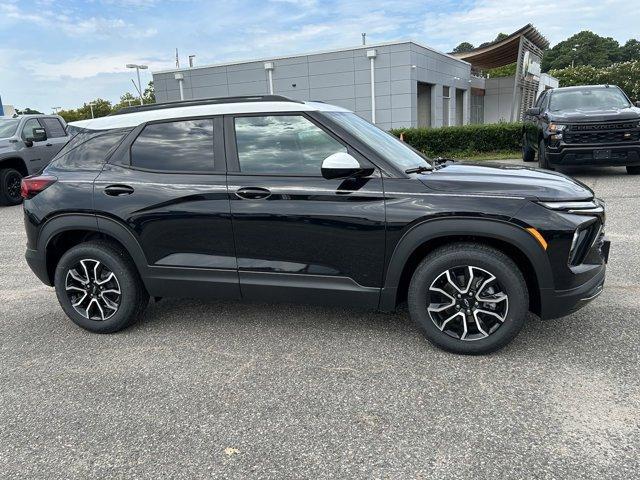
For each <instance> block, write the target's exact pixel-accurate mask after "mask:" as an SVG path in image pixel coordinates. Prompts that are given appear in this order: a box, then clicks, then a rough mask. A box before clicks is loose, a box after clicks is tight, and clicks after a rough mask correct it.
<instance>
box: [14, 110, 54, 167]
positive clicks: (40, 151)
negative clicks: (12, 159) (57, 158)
mask: <svg viewBox="0 0 640 480" xmlns="http://www.w3.org/2000/svg"><path fill="white" fill-rule="evenodd" d="M41 127H42V125H41V124H40V122H39V121H38V119H37V118H30V119H28V120H27V121H26V122H25V123H24V125H23V126H22V133H21V135H22V140H26V139H27V138H29V137H31V136H32V135H33V129H34V128H41ZM48 143H49V141H48V140H45V141H44V142H33V145H32V146H31V147H25V148H24V149H23V150H22V152H21V154H22V158H23V159H24V161H25V162H26V163H27V169H28V171H29V173H30V174H31V173H35V172H37V171H38V170H40V169H41V168H44V167H45V165H46V164H47V163H48V162H49V160H51V158H52V157H50V156H49V154H48V152H49V147H47V144H48Z"/></svg>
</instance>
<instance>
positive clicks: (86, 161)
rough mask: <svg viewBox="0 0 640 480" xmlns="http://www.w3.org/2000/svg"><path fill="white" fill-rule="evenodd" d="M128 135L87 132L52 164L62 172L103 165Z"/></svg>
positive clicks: (67, 146)
mask: <svg viewBox="0 0 640 480" xmlns="http://www.w3.org/2000/svg"><path fill="white" fill-rule="evenodd" d="M127 133H129V132H128V131H127V130H112V131H85V132H83V133H82V134H81V135H76V136H75V137H74V138H73V139H72V140H71V141H70V142H69V143H67V145H65V147H64V148H63V150H61V151H60V153H59V154H58V155H57V156H56V158H55V159H54V160H53V162H52V164H53V165H54V166H55V167H56V168H58V169H61V170H76V169H81V168H82V167H87V166H95V165H100V164H103V163H104V162H105V161H106V159H107V157H108V156H109V154H111V152H113V150H114V149H115V148H116V147H117V146H118V145H119V144H120V141H121V140H122V139H123V138H124V137H125V135H126V134H127Z"/></svg>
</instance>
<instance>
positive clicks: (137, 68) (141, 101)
mask: <svg viewBox="0 0 640 480" xmlns="http://www.w3.org/2000/svg"><path fill="white" fill-rule="evenodd" d="M126 66H127V68H135V69H136V73H137V74H138V94H139V95H140V105H144V101H143V100H142V84H141V83H140V70H146V69H147V68H149V67H148V66H147V65H137V64H135V63H127V65H126Z"/></svg>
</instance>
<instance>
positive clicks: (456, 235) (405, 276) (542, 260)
mask: <svg viewBox="0 0 640 480" xmlns="http://www.w3.org/2000/svg"><path fill="white" fill-rule="evenodd" d="M456 242H476V243H482V244H484V245H488V246H491V247H493V248H496V249H497V250H500V251H502V252H503V253H505V254H506V255H507V256H509V257H510V258H511V259H512V260H513V261H514V262H515V263H516V265H517V266H518V268H519V269H520V271H521V272H522V274H523V276H524V277H525V280H526V282H527V287H528V289H529V295H530V300H529V303H530V309H531V311H533V312H534V313H539V312H540V310H541V301H542V289H547V288H553V274H552V272H551V266H550V264H549V260H548V258H547V256H546V254H545V252H544V250H543V249H542V247H541V246H540V244H538V242H537V241H536V240H535V239H534V238H533V237H532V236H531V235H530V234H529V233H528V232H526V231H525V230H524V229H522V228H520V227H518V226H516V225H514V224H511V223H507V222H504V221H500V220H488V219H484V220H478V219H458V218H449V219H438V220H429V221H426V222H423V223H420V224H418V225H416V226H414V227H413V228H412V229H411V230H409V231H408V232H407V233H406V234H405V235H404V236H403V237H402V238H401V240H400V241H399V242H398V244H397V245H396V247H395V249H394V252H393V254H392V255H391V258H390V261H389V264H388V266H387V269H386V275H385V281H384V286H383V289H382V295H381V298H380V308H381V309H382V310H385V311H388V310H393V309H395V307H396V306H397V305H398V304H399V303H401V302H402V301H403V300H404V299H405V298H406V293H407V289H408V285H409V281H410V280H411V276H412V275H413V272H414V271H415V268H416V267H417V266H418V264H419V263H420V261H422V259H423V258H424V257H425V256H426V255H427V254H428V253H430V252H432V251H433V250H435V249H436V248H438V247H440V246H443V245H447V244H451V243H456Z"/></svg>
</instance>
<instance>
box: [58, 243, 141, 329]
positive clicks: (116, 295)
mask: <svg viewBox="0 0 640 480" xmlns="http://www.w3.org/2000/svg"><path fill="white" fill-rule="evenodd" d="M55 288H56V295H57V296H58V301H59V302H60V305H61V306H62V309H63V310H64V312H65V313H66V314H67V316H68V317H69V318H70V319H71V320H72V321H73V322H74V323H76V324H77V325H79V326H80V327H82V328H84V329H86V330H90V331H92V332H95V333H112V332H117V331H118V330H122V329H123V328H126V327H128V326H129V325H131V324H132V323H133V322H135V321H136V320H137V319H138V318H140V316H141V315H142V313H143V312H144V310H145V308H146V307H147V304H148V303H149V295H148V294H147V291H146V289H145V288H144V285H143V284H142V280H141V279H140V275H139V274H138V271H137V270H136V267H135V265H134V263H133V261H132V260H131V258H129V256H128V255H127V253H126V252H125V251H124V250H122V248H120V247H119V246H117V245H115V244H113V243H110V242H106V241H102V240H96V241H90V242H86V243H81V244H79V245H77V246H75V247H73V248H71V249H70V250H68V251H67V252H66V253H65V254H64V255H63V256H62V258H61V259H60V261H59V262H58V265H57V267H56V272H55Z"/></svg>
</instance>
